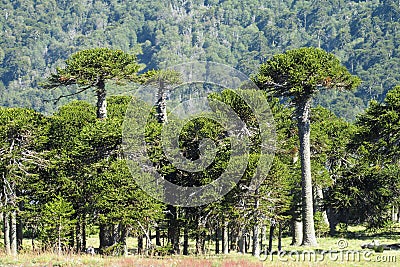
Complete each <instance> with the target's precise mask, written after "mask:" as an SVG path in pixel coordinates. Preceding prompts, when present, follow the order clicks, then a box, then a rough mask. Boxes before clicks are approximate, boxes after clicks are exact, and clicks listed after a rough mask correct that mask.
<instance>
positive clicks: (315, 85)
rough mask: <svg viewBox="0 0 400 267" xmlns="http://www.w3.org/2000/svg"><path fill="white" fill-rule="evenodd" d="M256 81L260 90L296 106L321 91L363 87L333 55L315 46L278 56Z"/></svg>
mask: <svg viewBox="0 0 400 267" xmlns="http://www.w3.org/2000/svg"><path fill="white" fill-rule="evenodd" d="M254 81H255V82H256V83H257V85H258V86H259V87H260V88H262V89H266V90H267V91H270V92H272V93H273V94H274V95H275V96H278V97H281V96H284V97H289V98H291V99H292V101H293V102H295V103H297V102H299V101H302V99H304V97H309V96H313V95H315V94H316V93H317V92H318V91H319V90H320V89H321V88H327V89H330V88H339V89H354V88H355V87H357V86H358V85H359V84H360V80H359V79H358V78H356V77H355V76H352V75H351V74H350V73H349V72H348V71H347V69H346V67H345V66H343V65H341V63H340V61H339V60H338V59H337V58H336V57H335V56H334V55H333V54H331V53H327V52H326V51H324V50H322V49H318V48H312V47H310V48H299V49H293V50H288V51H286V52H285V53H284V54H278V55H274V56H273V57H272V58H271V59H268V60H267V61H266V62H265V63H263V64H262V65H261V66H260V69H259V72H258V73H257V75H256V76H255V77H254Z"/></svg>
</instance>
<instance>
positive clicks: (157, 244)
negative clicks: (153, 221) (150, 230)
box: [156, 227, 161, 246]
mask: <svg viewBox="0 0 400 267" xmlns="http://www.w3.org/2000/svg"><path fill="white" fill-rule="evenodd" d="M156 246H161V233H160V227H156Z"/></svg>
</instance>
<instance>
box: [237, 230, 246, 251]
mask: <svg viewBox="0 0 400 267" xmlns="http://www.w3.org/2000/svg"><path fill="white" fill-rule="evenodd" d="M244 242H245V240H244V232H243V229H242V226H240V229H239V234H238V249H239V251H238V252H239V253H245V251H244V250H245V245H246V244H245V243H244Z"/></svg>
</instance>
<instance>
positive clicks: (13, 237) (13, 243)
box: [10, 210, 17, 256]
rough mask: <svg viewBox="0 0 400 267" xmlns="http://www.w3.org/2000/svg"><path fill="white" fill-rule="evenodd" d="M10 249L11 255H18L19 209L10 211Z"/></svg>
mask: <svg viewBox="0 0 400 267" xmlns="http://www.w3.org/2000/svg"><path fill="white" fill-rule="evenodd" d="M10 249H11V255H14V256H15V255H17V211H15V210H13V211H11V213H10Z"/></svg>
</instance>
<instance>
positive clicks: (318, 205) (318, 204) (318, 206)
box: [315, 186, 329, 225]
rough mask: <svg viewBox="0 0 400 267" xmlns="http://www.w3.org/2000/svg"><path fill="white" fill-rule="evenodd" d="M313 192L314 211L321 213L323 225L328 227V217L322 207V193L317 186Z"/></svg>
mask: <svg viewBox="0 0 400 267" xmlns="http://www.w3.org/2000/svg"><path fill="white" fill-rule="evenodd" d="M315 192H316V198H315V200H316V201H315V203H316V205H315V206H316V211H319V212H321V213H322V219H323V220H324V223H325V224H326V225H329V220H328V215H327V214H326V209H325V206H324V192H323V191H322V188H321V187H319V186H316V188H315Z"/></svg>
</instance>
